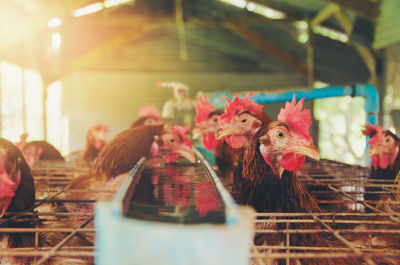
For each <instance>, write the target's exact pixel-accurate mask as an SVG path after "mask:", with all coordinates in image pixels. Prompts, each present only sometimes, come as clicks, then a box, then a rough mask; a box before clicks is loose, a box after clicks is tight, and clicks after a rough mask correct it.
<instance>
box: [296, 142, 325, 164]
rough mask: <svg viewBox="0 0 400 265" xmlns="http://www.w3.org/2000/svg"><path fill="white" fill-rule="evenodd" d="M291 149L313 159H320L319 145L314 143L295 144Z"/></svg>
mask: <svg viewBox="0 0 400 265" xmlns="http://www.w3.org/2000/svg"><path fill="white" fill-rule="evenodd" d="M290 149H291V151H294V152H295V153H296V154H298V155H304V156H308V157H310V158H312V159H315V160H319V152H318V149H317V147H315V145H313V144H312V143H310V144H308V145H295V146H293V147H292V148H290Z"/></svg>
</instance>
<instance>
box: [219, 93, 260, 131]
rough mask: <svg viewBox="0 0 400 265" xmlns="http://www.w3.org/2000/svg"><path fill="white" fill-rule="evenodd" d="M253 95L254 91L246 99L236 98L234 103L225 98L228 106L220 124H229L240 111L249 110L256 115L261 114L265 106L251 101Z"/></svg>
mask: <svg viewBox="0 0 400 265" xmlns="http://www.w3.org/2000/svg"><path fill="white" fill-rule="evenodd" d="M253 93H254V92H253V91H252V92H250V93H248V94H247V95H246V96H245V97H244V98H239V97H238V96H235V97H234V98H233V100H232V101H230V100H229V98H227V97H225V99H226V101H227V104H225V113H224V114H222V115H221V116H220V118H219V120H220V124H227V123H229V122H230V121H231V120H232V118H233V116H235V114H236V113H237V112H238V111H240V110H248V111H250V112H253V113H256V114H258V113H261V112H262V108H263V107H264V106H263V105H261V104H257V103H256V102H255V101H254V100H251V99H250V98H251V96H252V95H253Z"/></svg>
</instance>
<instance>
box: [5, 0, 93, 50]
mask: <svg viewBox="0 0 400 265" xmlns="http://www.w3.org/2000/svg"><path fill="white" fill-rule="evenodd" d="M88 2H90V0H74V1H71V0H64V1H60V0H57V1H50V2H49V3H50V4H49V5H47V6H46V9H45V10H42V11H41V12H40V14H36V15H31V16H28V17H26V18H24V19H22V20H20V21H19V22H18V23H16V24H14V25H10V26H9V27H8V28H6V29H2V30H1V31H0V40H1V42H0V50H4V49H6V48H7V47H10V46H11V45H13V44H15V43H16V42H19V41H21V40H23V39H25V38H27V35H33V34H35V33H36V32H38V31H39V30H40V29H42V28H44V27H47V22H48V21H49V20H50V19H52V18H55V17H64V16H66V15H70V14H71V13H72V11H73V10H75V9H77V8H80V7H82V6H84V5H85V4H87V3H88Z"/></svg>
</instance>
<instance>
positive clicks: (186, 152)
mask: <svg viewBox="0 0 400 265" xmlns="http://www.w3.org/2000/svg"><path fill="white" fill-rule="evenodd" d="M175 152H176V153H177V154H179V155H180V156H182V157H184V158H186V159H187V160H189V161H190V163H193V164H195V163H196V154H195V153H194V151H193V150H192V149H186V148H185V149H183V148H180V149H178V150H176V151H175Z"/></svg>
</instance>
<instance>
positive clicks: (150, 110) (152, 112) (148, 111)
mask: <svg viewBox="0 0 400 265" xmlns="http://www.w3.org/2000/svg"><path fill="white" fill-rule="evenodd" d="M139 117H154V118H155V119H157V120H161V115H160V111H159V110H158V109H157V108H156V107H155V106H154V105H147V106H143V107H141V108H140V109H139Z"/></svg>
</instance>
